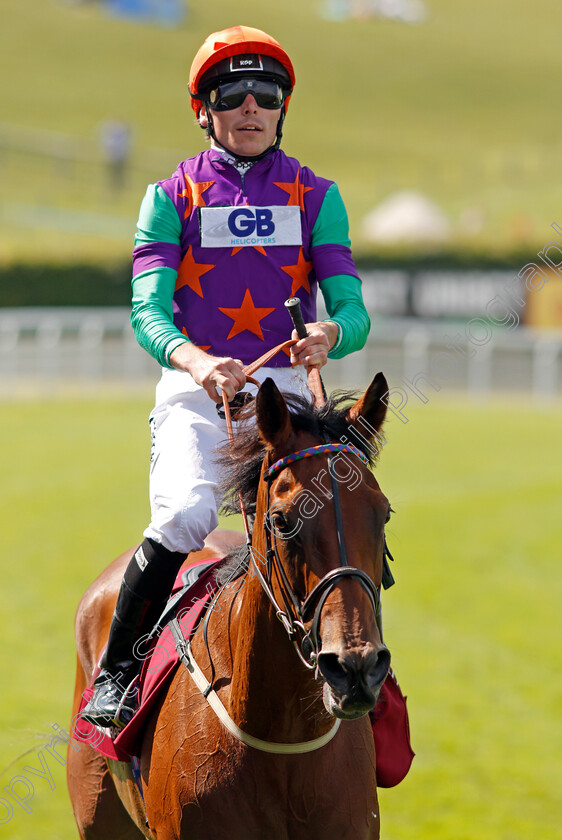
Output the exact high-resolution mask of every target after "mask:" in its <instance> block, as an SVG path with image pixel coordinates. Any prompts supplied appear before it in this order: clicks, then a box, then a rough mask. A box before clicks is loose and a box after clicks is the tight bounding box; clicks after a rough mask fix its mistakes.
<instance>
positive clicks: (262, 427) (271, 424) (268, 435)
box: [256, 377, 293, 449]
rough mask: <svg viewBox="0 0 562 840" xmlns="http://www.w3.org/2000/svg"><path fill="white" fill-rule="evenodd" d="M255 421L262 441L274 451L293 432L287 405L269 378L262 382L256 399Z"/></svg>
mask: <svg viewBox="0 0 562 840" xmlns="http://www.w3.org/2000/svg"><path fill="white" fill-rule="evenodd" d="M256 419H257V423H258V429H259V432H260V435H261V437H262V439H263V440H264V441H265V443H266V444H269V445H270V446H272V447H273V448H274V449H276V448H277V447H278V446H280V445H281V444H282V443H285V442H286V441H287V440H288V439H289V437H290V436H291V434H292V432H293V427H292V425H291V416H290V414H289V409H288V408H287V403H286V402H285V399H284V397H283V394H282V393H281V391H280V390H279V388H278V387H277V385H276V384H275V382H274V381H273V379H270V378H269V377H268V378H267V379H266V380H264V382H262V384H261V386H260V389H259V391H258V395H257V397H256Z"/></svg>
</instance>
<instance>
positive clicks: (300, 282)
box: [281, 247, 312, 297]
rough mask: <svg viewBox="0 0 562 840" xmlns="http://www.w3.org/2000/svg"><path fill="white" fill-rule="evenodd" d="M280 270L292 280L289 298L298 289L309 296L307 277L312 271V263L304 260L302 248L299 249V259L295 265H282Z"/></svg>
mask: <svg viewBox="0 0 562 840" xmlns="http://www.w3.org/2000/svg"><path fill="white" fill-rule="evenodd" d="M281 270H282V271H284V272H285V273H286V274H288V275H289V276H290V277H292V278H293V285H292V286H291V294H290V297H294V295H295V294H296V293H297V291H298V289H300V288H303V289H304V290H305V291H307V292H308V294H310V283H309V282H308V275H309V274H310V271H311V270H312V262H310V261H307V260H305V258H304V252H303V249H302V247H301V248H299V259H298V262H297V264H296V265H282V266H281Z"/></svg>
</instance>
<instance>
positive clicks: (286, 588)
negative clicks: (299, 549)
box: [223, 339, 394, 677]
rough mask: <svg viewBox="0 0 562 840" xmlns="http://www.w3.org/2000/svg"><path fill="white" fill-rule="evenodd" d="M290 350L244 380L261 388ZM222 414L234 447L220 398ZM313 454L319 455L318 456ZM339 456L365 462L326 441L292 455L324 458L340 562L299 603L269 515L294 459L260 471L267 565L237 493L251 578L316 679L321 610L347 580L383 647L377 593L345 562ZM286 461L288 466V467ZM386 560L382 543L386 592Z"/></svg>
mask: <svg viewBox="0 0 562 840" xmlns="http://www.w3.org/2000/svg"><path fill="white" fill-rule="evenodd" d="M294 344H296V340H295V339H291V340H290V341H286V342H284V343H283V344H280V345H278V346H277V347H275V348H273V349H272V350H270V351H269V352H268V353H266V354H265V355H264V356H262V357H261V358H260V359H257V360H256V361H255V362H253V363H252V364H251V365H248V367H246V368H245V369H244V373H245V374H246V378H247V379H249V380H250V381H251V382H253V383H254V384H257V385H259V383H258V382H257V381H256V380H255V379H253V377H252V376H251V374H252V373H254V372H255V371H256V370H258V368H259V367H261V366H262V365H264V364H265V363H266V362H267V361H269V359H271V358H272V357H273V356H274V355H275V354H276V353H277V352H278V351H279V350H283V349H285V348H288V347H292V346H293V345H294ZM307 374H308V384H309V388H310V391H311V393H312V395H313V399H314V402H315V404H316V405H319V406H320V405H323V404H324V403H325V393H324V387H323V384H322V380H321V377H320V371H319V370H318V368H317V367H309V368H307ZM223 408H224V415H225V419H226V425H227V430H228V436H229V440H230V441H231V442H232V441H233V438H234V432H233V428H232V417H231V413H230V406H229V404H228V400H227V399H226V397H225V395H224V393H223ZM314 450H322V451H321V452H320V451H314ZM339 451H346V452H351V453H352V454H354V455H356V456H358V457H360V458H361V460H363V462H365V461H366V460H367V459H365V457H364V456H363V455H362V453H361V452H359V451H358V450H356V449H355V447H352V446H350V445H349V444H348V445H346V444H341V443H331V444H330V443H329V441H328V439H327V438H326V445H325V446H322V445H321V446H319V447H309V448H308V449H307V450H301V451H300V452H299V453H296V454H297V455H301V453H306V454H305V455H301V457H311V456H313V455H317V454H325V455H326V456H327V459H328V472H329V475H330V479H331V484H332V497H333V504H334V515H335V520H336V534H337V539H338V551H339V558H340V565H339V567H337V568H335V569H331V570H330V571H329V572H327V573H326V574H325V575H324V577H323V578H321V579H320V580H319V581H318V583H317V584H316V585H315V586H314V588H313V589H312V590H311V592H309V593H308V595H307V596H306V598H305V599H304V601H302V602H301V601H299V599H298V597H297V596H296V594H295V592H294V590H293V587H292V586H291V583H290V581H289V579H288V577H287V574H286V572H285V569H284V567H283V564H282V563H281V560H280V558H279V552H278V549H277V540H276V538H275V536H274V533H275V527H274V525H273V523H272V522H271V513H270V497H271V484H272V480H273V479H275V478H277V476H278V475H279V473H280V472H282V471H283V470H284V469H288V468H289V467H290V465H291V464H292V463H294V461H295V460H298V459H296V458H295V457H294V456H295V453H293V455H291V456H288V457H287V458H283V459H280V460H279V461H276V462H275V463H274V464H269V463H267V459H266V461H264V464H263V467H262V478H263V479H264V480H265V482H266V485H267V504H266V511H265V514H264V529H265V535H266V557H265V564H264V559H263V558H259V560H256V550H255V549H254V548H253V546H252V541H251V533H250V527H249V523H248V516H247V514H246V510H245V507H244V501H243V499H242V494H241V493H239V501H240V511H241V513H242V520H243V522H244V531H245V534H246V544H247V547H248V552H249V556H250V558H251V563H252V568H253V571H254V572H255V574H256V576H257V578H258V580H259V582H260V584H261V587H262V589H263V590H264V592H265V594H266V595H267V597H268V598H269V600H270V601H271V603H272V605H273V607H274V609H275V614H276V616H277V618H278V619H279V620H280V621H281V623H282V624H283V627H284V628H285V630H286V632H287V634H288V636H289V639H290V641H291V642H292V643H293V645H294V646H295V650H296V651H297V654H298V655H299V658H300V659H301V661H302V662H303V663H304V665H305V666H306V667H307V668H309V669H315V670H316V677H318V675H319V673H318V666H317V660H318V653H319V650H320V643H321V642H320V636H319V628H320V619H321V614H322V608H323V607H324V604H325V603H326V600H327V599H328V597H329V595H330V594H331V592H332V591H333V590H334V588H335V587H336V586H337V585H338V584H339V583H340V582H341V581H342V580H344V579H347V578H350V579H352V580H357V581H358V582H359V583H360V585H361V586H362V588H363V589H364V590H365V592H366V593H367V595H368V597H369V600H370V601H371V605H372V607H373V611H374V613H375V620H376V622H377V626H378V628H379V633H380V637H381V642H382V621H381V601H380V587H377V586H376V584H375V583H374V581H373V580H372V579H371V578H370V577H369V575H368V574H367V573H366V572H364V571H363V570H362V569H358V568H356V567H354V566H350V565H349V563H348V560H347V553H346V549H345V535H344V528H343V518H342V512H341V501H340V496H339V490H338V483H337V481H336V479H335V477H334V471H333V470H332V458H333V454H334V452H339ZM287 461H288V462H289V463H286V462H287ZM387 557H390V559H392V556H391V554H390V552H389V551H388V548H387V545H386V539H385V541H384V549H383V585H384V587H385V589H386V588H387V587H388V586H391V585H392V583H394V580H393V579H392V574H391V572H390V568H389V567H388V561H387ZM260 562H261V564H262V566H263V565H265V574H264V572H262V569H260V565H259V564H260ZM385 572H386V581H385ZM274 574H275V577H276V579H277V583H278V588H279V591H280V593H281V598H282V600H283V606H281V605H280V604H279V603H278V601H277V598H276V596H275V592H274V590H273V575H274ZM311 617H312V623H311V625H310V629H309V630H308V631H307V630H306V628H305V624H306V623H307V622H308V621H310V619H311Z"/></svg>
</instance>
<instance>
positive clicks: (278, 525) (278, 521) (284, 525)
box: [271, 513, 289, 531]
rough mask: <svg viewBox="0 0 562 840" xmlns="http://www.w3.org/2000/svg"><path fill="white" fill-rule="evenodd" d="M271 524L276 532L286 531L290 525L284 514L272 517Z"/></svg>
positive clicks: (275, 514)
mask: <svg viewBox="0 0 562 840" xmlns="http://www.w3.org/2000/svg"><path fill="white" fill-rule="evenodd" d="M271 524H272V525H273V527H274V528H275V530H276V531H285V530H287V529H288V526H289V523H288V522H287V520H286V519H285V517H284V516H283V514H282V513H274V514H273V516H272V517H271Z"/></svg>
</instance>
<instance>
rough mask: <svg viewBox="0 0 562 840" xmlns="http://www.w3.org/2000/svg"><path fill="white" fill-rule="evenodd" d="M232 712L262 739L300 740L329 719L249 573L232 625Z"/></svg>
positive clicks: (257, 538) (257, 536) (260, 543)
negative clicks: (233, 635) (233, 638)
mask: <svg viewBox="0 0 562 840" xmlns="http://www.w3.org/2000/svg"><path fill="white" fill-rule="evenodd" d="M259 508H260V506H259V503H258V510H257V512H256V526H255V528H254V539H253V543H252V545H253V548H254V550H255V553H256V557H257V562H258V563H259V562H260V559H259V558H262V557H263V558H265V556H266V545H265V535H264V533H263V529H262V528H260V527H258V523H260V522H262V521H263V510H262V512H261V519H260V510H259ZM237 624H238V626H237V632H236V641H235V645H234V661H233V673H234V675H235V679H234V680H233V685H232V692H231V697H230V706H231V714H232V716H233V718H234V720H235V721H236V722H237V723H238V724H239V726H241V727H242V728H243V729H246V730H247V731H248V732H250V733H251V734H252V735H254V736H256V737H258V738H262V739H264V740H273V741H278V742H295V741H305V740H310V739H313V738H317V737H319V736H320V735H322V734H323V733H324V732H326V731H327V730H328V729H329V728H330V726H331V724H332V721H331V720H330V719H329V718H327V717H326V715H325V714H323V713H322V712H323V705H322V700H321V691H320V688H319V684H318V683H317V682H316V681H315V679H314V677H313V675H312V673H311V672H310V671H308V670H307V669H306V668H305V666H304V665H303V664H302V663H301V662H300V660H299V658H298V656H297V653H296V651H295V649H294V646H293V644H292V643H291V641H290V640H289V637H288V635H287V633H286V631H285V629H284V628H283V625H282V624H281V622H280V621H279V620H278V618H277V616H276V615H275V609H274V607H273V605H272V603H271V601H270V600H269V598H268V597H267V595H266V593H265V592H264V590H263V589H262V587H261V585H260V582H259V579H258V577H257V575H256V574H255V573H252V571H251V570H250V572H249V573H248V576H247V580H246V583H245V586H244V589H243V600H242V605H241V609H240V613H239V620H238V622H237Z"/></svg>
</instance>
